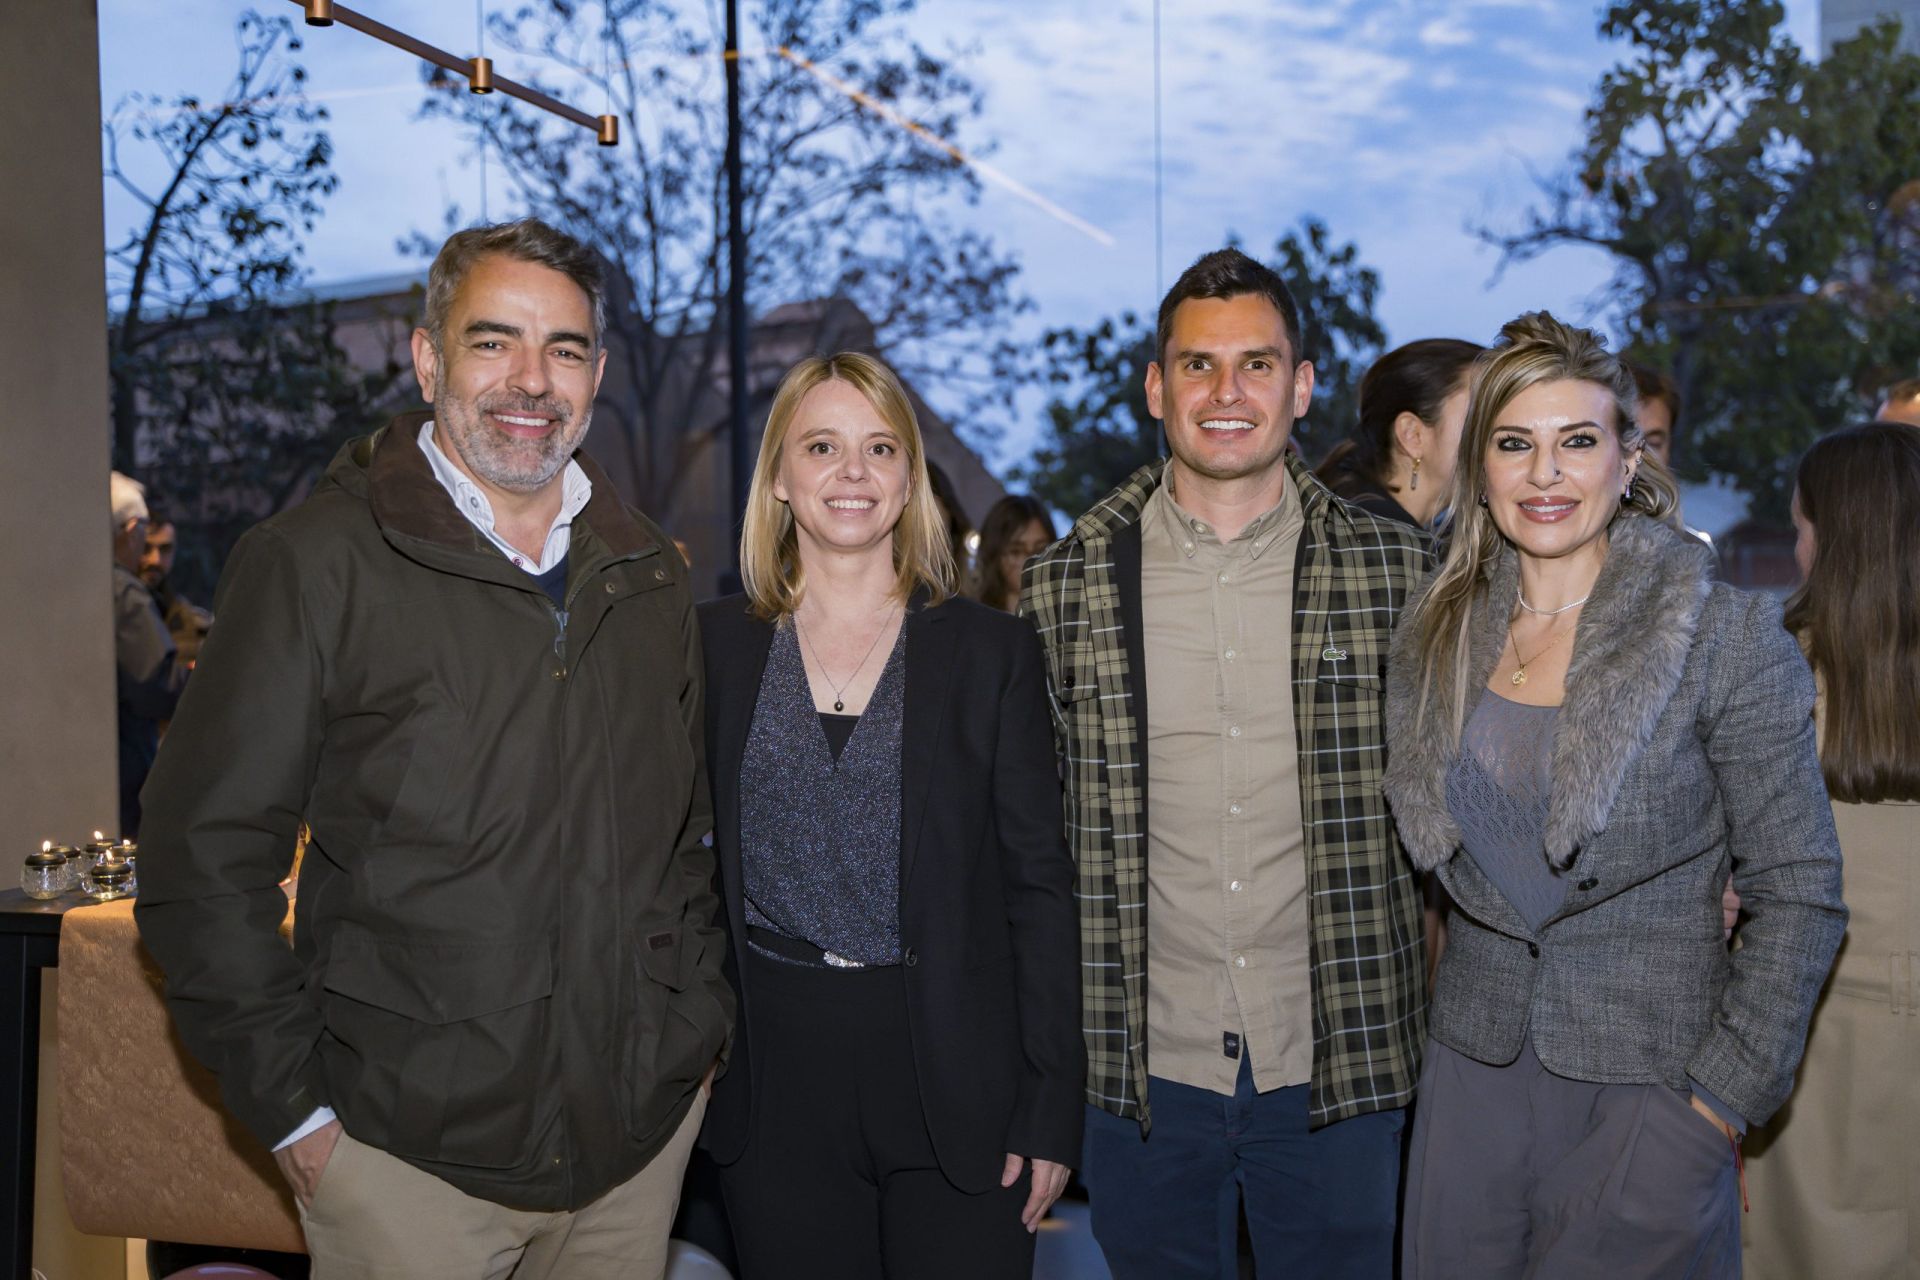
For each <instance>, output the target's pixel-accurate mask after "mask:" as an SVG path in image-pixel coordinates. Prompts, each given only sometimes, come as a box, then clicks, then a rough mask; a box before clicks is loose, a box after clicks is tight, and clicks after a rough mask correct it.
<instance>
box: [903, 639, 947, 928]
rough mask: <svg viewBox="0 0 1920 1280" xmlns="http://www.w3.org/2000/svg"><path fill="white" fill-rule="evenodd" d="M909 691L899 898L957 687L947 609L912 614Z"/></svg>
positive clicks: (923, 818) (910, 870) (910, 869)
mask: <svg viewBox="0 0 1920 1280" xmlns="http://www.w3.org/2000/svg"><path fill="white" fill-rule="evenodd" d="M906 627H907V688H906V707H905V712H904V714H903V716H902V719H903V721H904V723H903V724H902V725H901V733H900V893H901V897H902V899H904V898H905V896H906V892H907V885H908V883H909V882H910V881H911V880H912V878H913V860H914V855H915V854H916V853H917V852H918V851H919V847H920V828H921V825H922V824H923V823H924V822H925V821H926V816H927V787H928V786H929V784H930V783H931V782H932V780H933V766H934V757H935V755H936V754H937V752H936V746H937V744H938V743H939V741H940V728H941V725H942V723H943V722H944V721H945V719H946V714H947V691H948V689H949V688H951V686H952V683H953V647H954V629H953V626H952V623H951V620H950V619H949V618H948V616H947V610H946V608H945V607H944V606H938V605H936V606H935V607H933V608H927V607H925V606H924V605H922V606H920V607H918V608H909V610H908V611H907V622H906Z"/></svg>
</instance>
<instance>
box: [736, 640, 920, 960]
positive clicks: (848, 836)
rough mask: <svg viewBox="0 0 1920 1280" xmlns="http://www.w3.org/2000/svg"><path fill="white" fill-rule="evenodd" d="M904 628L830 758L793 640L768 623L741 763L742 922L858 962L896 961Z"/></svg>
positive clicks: (898, 929) (904, 684)
mask: <svg viewBox="0 0 1920 1280" xmlns="http://www.w3.org/2000/svg"><path fill="white" fill-rule="evenodd" d="M906 634H907V629H906V628H905V627H901V628H900V636H899V638H898V639H896V640H895V641H894V644H893V650H892V652H891V653H889V654H888V655H887V665H886V666H885V667H884V668H882V669H881V672H880V681H879V683H878V684H877V685H876V686H875V687H874V690H873V696H872V697H870V698H868V699H867V709H866V711H865V712H863V713H862V714H861V716H860V721H859V723H858V724H856V725H854V726H853V732H852V733H851V734H850V735H849V736H848V738H847V741H846V745H845V746H844V747H843V748H842V749H841V751H840V752H839V758H838V759H837V760H836V759H835V753H834V752H833V751H832V749H831V748H830V746H829V744H828V741H827V730H826V727H825V726H824V725H822V724H821V720H820V715H819V713H818V712H816V711H815V710H814V709H813V693H812V691H811V690H810V689H809V688H808V687H807V669H806V666H805V664H804V663H802V661H801V658H800V643H799V640H798V638H797V637H796V634H795V632H794V629H793V627H792V626H791V625H788V624H784V623H783V624H782V625H781V626H779V627H778V628H776V629H775V631H774V634H773V648H772V649H771V651H770V652H769V653H768V654H767V669H766V672H765V674H763V675H762V676H761V677H760V696H759V699H758V700H757V701H756V702H755V703H754V708H753V726H752V728H750V729H749V730H748V731H747V749H746V755H745V756H744V758H743V759H742V760H741V763H740V862H741V879H742V883H743V887H744V889H745V896H746V909H747V923H748V924H749V925H754V926H758V927H759V928H762V929H771V930H773V931H774V932H776V933H782V934H785V935H786V936H788V937H790V938H798V939H800V940H802V941H804V942H810V943H812V944H813V945H814V946H816V947H819V948H820V949H821V950H822V951H831V952H833V953H834V954H836V955H840V956H844V957H846V958H847V959H849V960H857V961H859V962H860V963H861V964H880V965H884V964H898V963H899V962H900V734H901V722H902V714H903V710H904V706H905V693H906Z"/></svg>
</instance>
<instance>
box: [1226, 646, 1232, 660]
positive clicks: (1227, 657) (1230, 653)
mask: <svg viewBox="0 0 1920 1280" xmlns="http://www.w3.org/2000/svg"><path fill="white" fill-rule="evenodd" d="M1226 659H1227V661H1228V662H1232V661H1233V650H1231V649H1229V650H1227V653H1226Z"/></svg>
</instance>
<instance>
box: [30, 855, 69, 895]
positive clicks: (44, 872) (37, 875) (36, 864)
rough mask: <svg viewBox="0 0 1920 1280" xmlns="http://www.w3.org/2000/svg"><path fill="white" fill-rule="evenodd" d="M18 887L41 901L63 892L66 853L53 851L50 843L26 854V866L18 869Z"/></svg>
mask: <svg viewBox="0 0 1920 1280" xmlns="http://www.w3.org/2000/svg"><path fill="white" fill-rule="evenodd" d="M20 887H21V888H22V889H25V890H26V891H27V896H28V897H29V898H38V899H39V900H40V901H42V902H45V901H46V900H47V899H48V898H57V897H59V896H60V895H61V894H63V893H65V892H66V891H67V858H66V855H65V854H62V853H55V852H54V851H53V847H52V846H51V845H42V846H41V847H40V848H39V849H37V850H36V851H34V852H33V853H30V854H28V855H27V863H26V866H24V867H22V868H21V869H20Z"/></svg>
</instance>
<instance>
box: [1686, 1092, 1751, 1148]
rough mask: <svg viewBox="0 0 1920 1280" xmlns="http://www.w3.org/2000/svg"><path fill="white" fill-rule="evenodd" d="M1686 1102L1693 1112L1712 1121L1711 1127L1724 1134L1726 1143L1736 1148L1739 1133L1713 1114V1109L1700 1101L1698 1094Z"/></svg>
mask: <svg viewBox="0 0 1920 1280" xmlns="http://www.w3.org/2000/svg"><path fill="white" fill-rule="evenodd" d="M1687 1101H1688V1102H1690V1103H1692V1104H1693V1109H1694V1110H1695V1111H1698V1112H1699V1113H1700V1114H1701V1115H1703V1116H1705V1117H1706V1118H1707V1119H1709V1120H1711V1121H1713V1127H1714V1128H1716V1129H1718V1130H1719V1131H1720V1132H1722V1133H1724V1134H1726V1135H1727V1141H1728V1142H1731V1143H1733V1144H1735V1145H1736V1146H1737V1145H1739V1142H1740V1131H1739V1130H1738V1129H1736V1128H1734V1127H1733V1126H1732V1125H1730V1124H1728V1123H1727V1122H1726V1121H1725V1120H1722V1119H1721V1118H1720V1117H1719V1116H1717V1115H1715V1114H1713V1108H1712V1107H1710V1106H1708V1105H1707V1104H1706V1103H1704V1102H1702V1101H1700V1097H1699V1095H1698V1094H1695V1095H1694V1096H1692V1097H1690V1098H1688V1099H1687Z"/></svg>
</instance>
